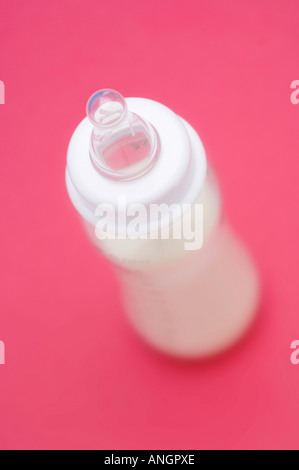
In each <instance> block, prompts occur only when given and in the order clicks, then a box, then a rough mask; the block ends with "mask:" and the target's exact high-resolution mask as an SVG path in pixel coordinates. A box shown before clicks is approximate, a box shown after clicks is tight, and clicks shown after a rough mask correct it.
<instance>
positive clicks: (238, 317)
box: [83, 168, 259, 358]
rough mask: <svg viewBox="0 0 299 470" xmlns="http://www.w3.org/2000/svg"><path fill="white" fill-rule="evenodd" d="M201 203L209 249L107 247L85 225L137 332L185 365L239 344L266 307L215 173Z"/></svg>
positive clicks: (113, 243) (173, 243)
mask: <svg viewBox="0 0 299 470" xmlns="http://www.w3.org/2000/svg"><path fill="white" fill-rule="evenodd" d="M195 204H202V206H203V221H202V222H203V243H202V247H201V248H200V249H199V250H194V251H186V250H184V247H183V244H182V241H181V240H180V241H177V240H174V239H172V238H170V239H168V240H162V239H161V237H159V238H158V239H154V240H152V239H150V238H148V239H147V240H129V239H128V240H105V241H100V240H99V239H97V237H96V231H95V227H94V226H93V225H91V224H89V223H87V222H86V221H85V220H83V223H84V226H85V229H86V231H87V234H88V236H89V238H90V240H91V241H92V243H93V244H95V245H96V247H97V248H98V249H99V250H100V251H102V252H103V253H104V255H105V256H107V257H108V258H109V259H110V260H111V262H112V263H113V264H114V266H115V268H116V271H117V275H118V279H119V282H120V288H121V294H122V299H123V304H124V308H125V311H126V314H127V317H128V319H129V320H130V323H131V324H132V326H133V328H134V329H135V330H136V331H137V332H138V333H139V334H140V335H141V336H142V337H143V338H144V339H145V340H146V341H147V342H148V343H149V344H150V345H152V346H153V347H155V348H156V349H158V350H160V351H162V352H164V353H166V354H170V355H173V356H177V357H185V358H196V357H205V356H209V355H212V354H216V353H218V352H220V351H222V350H224V349H226V348H228V347H229V346H231V345H232V344H233V343H235V342H236V341H237V340H238V339H239V338H240V337H242V335H243V334H244V333H245V332H246V330H247V329H248V327H249V326H250V324H251V322H252V320H253V318H254V316H255V312H256V309H257V304H258V300H259V279H258V275H257V271H256V269H255V266H254V263H253V261H252V259H251V257H250V255H249V253H248V252H247V249H246V248H245V247H244V245H243V244H242V243H241V241H240V240H239V239H238V237H237V236H236V235H235V233H234V232H233V230H232V229H231V227H230V226H229V223H228V222H227V220H226V219H225V217H224V214H223V210H222V201H221V194H220V192H219V188H218V184H217V181H216V178H215V175H214V174H213V172H212V170H211V169H210V168H209V169H208V172H207V176H206V180H205V183H204V186H203V188H202V189H201V191H200V193H199V195H198V198H197V200H196V202H195ZM194 216H195V215H193V217H194Z"/></svg>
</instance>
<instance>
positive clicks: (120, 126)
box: [86, 89, 160, 181]
mask: <svg viewBox="0 0 299 470" xmlns="http://www.w3.org/2000/svg"><path fill="white" fill-rule="evenodd" d="M86 110H87V116H88V118H89V120H90V122H91V123H92V124H93V126H94V128H93V131H92V134H91V141H90V157H91V160H92V163H93V164H94V166H95V168H96V169H97V170H98V171H99V172H100V173H101V174H102V175H104V176H106V177H108V178H112V179H115V180H123V181H128V180H132V179H136V178H139V177H140V176H143V175H144V174H145V173H147V172H148V171H149V170H150V169H151V168H152V166H153V165H154V163H155V162H156V160H157V158H158V156H159V150H160V142H159V136H158V134H157V132H156V130H155V129H154V127H153V126H152V125H151V124H150V123H148V122H146V121H145V120H143V119H142V118H141V117H140V116H138V115H137V114H134V113H132V112H129V111H128V108H127V103H126V101H125V99H124V97H123V96H122V95H121V94H120V93H118V92H116V91H114V90H109V89H105V90H100V91H97V92H96V93H94V94H93V95H92V96H91V97H90V99H89V100H88V103H87V107H86Z"/></svg>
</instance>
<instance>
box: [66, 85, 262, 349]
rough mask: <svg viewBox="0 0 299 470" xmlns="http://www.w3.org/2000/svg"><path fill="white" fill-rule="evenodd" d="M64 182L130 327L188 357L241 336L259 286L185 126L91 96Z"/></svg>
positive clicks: (142, 105)
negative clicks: (109, 268)
mask: <svg viewBox="0 0 299 470" xmlns="http://www.w3.org/2000/svg"><path fill="white" fill-rule="evenodd" d="M66 183H67V189H68V193H69V196H70V198H71V200H72V202H73V204H74V206H75V208H76V209H77V211H78V212H79V214H80V215H81V218H82V221H83V223H84V226H85V228H86V231H87V233H88V236H89V237H90V239H91V240H92V242H93V243H94V244H95V245H96V246H97V247H98V248H99V249H100V250H101V251H102V252H103V253H104V255H105V256H107V257H108V258H109V259H110V260H111V262H112V263H113V264H114V266H115V267H116V269H117V273H118V278H119V282H120V287H121V291H122V296H123V302H124V307H125V311H126V312H127V315H128V318H129V319H130V322H131V324H132V325H133V327H134V328H135V330H136V331H137V332H138V333H139V334H140V335H141V336H142V337H143V338H144V339H145V340H146V341H147V342H148V343H150V344H151V345H152V346H154V347H155V348H157V349H159V350H160V351H163V352H165V353H168V354H171V355H174V356H178V357H186V358H196V357H203V356H207V355H211V354H215V353H217V352H220V351H221V350H224V349H226V348H227V347H229V346H230V345H232V344H233V343H234V342H236V341H237V340H238V339H239V338H240V337H241V336H242V335H243V334H244V332H245V331H246V330H247V328H248V327H249V325H250V324H251V322H252V319H253V317H254V314H255V312H256V309H257V304H258V300H259V278H258V275H257V272H256V269H255V266H254V264H253V262H252V259H251V257H250V255H249V253H248V252H247V250H246V248H245V247H244V245H243V244H242V243H241V241H240V240H239V239H238V237H236V235H235V234H234V233H233V231H232V229H231V228H230V226H229V224H228V222H227V220H226V219H225V217H224V214H223V208H222V201H221V195H220V192H219V188H218V184H217V180H216V178H215V175H214V173H213V171H212V169H211V168H210V166H209V165H208V164H207V160H206V155H205V151H204V148H203V145H202V142H201V140H200V138H199V136H198V135H197V133H196V132H195V131H194V129H193V128H192V127H191V126H190V125H189V124H188V123H187V122H186V121H184V120H183V119H182V118H180V117H179V116H177V115H176V114H175V113H174V112H172V111H171V110H170V109H168V108H167V107H165V106H163V105H162V104H160V103H157V102H155V101H152V100H147V99H143V98H127V99H124V98H123V97H122V96H121V95H120V94H119V93H117V92H115V91H114V90H109V89H107V90H101V91H99V92H97V93H95V94H94V95H93V96H92V97H91V98H90V99H89V101H88V104H87V118H85V119H84V120H83V121H82V122H81V123H80V124H79V126H78V127H77V129H76V130H75V132H74V134H73V136H72V139H71V141H70V145H69V149H68V157H67V170H66Z"/></svg>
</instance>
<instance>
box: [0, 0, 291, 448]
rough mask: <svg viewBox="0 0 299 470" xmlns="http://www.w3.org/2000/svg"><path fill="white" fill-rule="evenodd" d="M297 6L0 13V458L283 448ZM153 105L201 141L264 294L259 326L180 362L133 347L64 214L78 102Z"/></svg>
mask: <svg viewBox="0 0 299 470" xmlns="http://www.w3.org/2000/svg"><path fill="white" fill-rule="evenodd" d="M298 8H299V4H298V0H293V1H292V0H287V1H286V0H279V1H274V0H268V1H266V0H263V1H261V0H258V1H252V0H248V1H238V0H235V1H225V2H224V1H222V0H219V1H215V0H212V1H211V0H206V1H196V0H194V1H191V0H181V1H176V0H171V1H165V0H148V1H145V0H143V1H142V0H136V1H135V0H124V1H115V0H109V1H92V0H80V1H79V0H55V1H53V0H51V1H48V2H46V1H33V0H27V1H22V2H21V1H16V0H5V1H4V0H0V80H3V81H4V82H5V85H6V104H5V105H1V106H0V133H1V138H0V153H1V163H0V191H1V200H0V215H1V234H0V236H1V244H0V259H1V272H0V288H1V296H0V340H2V341H4V342H5V346H6V365H4V366H0V447H1V449H6V448H10V449H11V448H12V449H14V448H25V449H28V448H108V449H117V448H124V449H126V448H129V449H130V448H131V449H132V448H133V449H134V448H154V449H161V448H169V449H178V448H183V449H184V448H191V449H202V448H203V449H209V448H212V449H213V448H225V449H229V448H299V436H298V433H299V431H298V429H299V428H298V426H299V399H298V398H299V365H298V366H294V365H292V364H291V362H290V355H291V349H290V344H291V342H292V341H293V340H295V339H299V293H298V291H299V289H298V261H299V259H298V258H299V249H298V235H299V221H298V170H299V139H298V135H299V105H297V106H296V105H293V104H291V101H290V95H291V89H290V84H291V82H292V81H293V80H296V79H299V70H298V46H299V16H298ZM104 87H110V88H115V89H117V90H119V91H120V92H121V93H122V94H124V95H125V96H141V97H147V98H151V99H154V100H157V101H161V102H163V103H164V104H166V105H167V106H169V107H170V108H172V109H173V110H175V111H176V112H177V113H178V114H180V115H181V116H184V117H185V118H186V119H187V120H188V121H189V122H190V123H191V124H192V125H193V126H194V127H195V128H196V129H197V130H198V132H199V134H200V136H201V137H202V139H203V142H204V144H205V147H206V150H207V154H208V157H209V159H210V161H211V162H212V164H213V165H214V167H215V169H216V172H217V173H218V176H219V179H220V181H221V184H222V189H223V194H224V199H225V203H226V209H227V213H228V215H229V217H230V219H231V221H232V223H233V225H234V226H235V227H236V229H237V230H238V231H239V233H240V234H241V235H242V236H243V239H244V240H245V241H246V242H247V244H248V245H249V246H250V247H251V250H252V252H253V254H254V255H255V258H256V260H257V263H258V265H259V266H260V271H261V274H262V278H263V300H262V305H261V309H260V315H259V319H258V321H257V322H256V324H255V326H254V328H253V329H252V331H251V332H250V334H249V335H247V337H246V338H245V340H244V341H243V342H242V343H240V344H239V345H238V346H236V347H235V348H234V349H232V350H231V351H229V352H227V353H226V354H224V355H223V356H221V357H219V358H217V359H212V360H209V361H205V362H197V363H184V362H176V361H174V360H171V359H168V358H165V357H163V356H160V355H159V354H158V353H156V352H154V351H152V350H151V349H150V348H148V347H147V346H145V345H144V344H143V343H142V342H141V341H140V340H139V338H137V337H136V336H135V334H134V333H133V332H132V331H131V329H130V327H129V325H128V324H127V322H126V319H125V317H124V315H123V310H122V306H121V303H120V300H119V297H118V294H117V284H116V280H115V278H114V275H113V273H112V270H111V268H110V267H109V265H108V263H107V262H106V261H105V260H104V259H103V258H102V257H101V256H100V255H98V254H97V253H96V252H95V250H94V249H93V247H92V246H90V245H89V243H88V242H87V240H86V239H85V236H84V234H83V232H82V230H81V227H80V225H79V223H78V220H77V216H76V213H75V211H74V210H73V208H72V206H71V203H70V202H69V200H68V197H67V194H66V190H65V184H64V169H65V158H66V151H67V146H68V141H69V139H70V137H71V135H72V132H73V130H74V128H75V127H76V125H77V124H78V123H79V121H80V120H81V119H82V118H83V117H84V113H85V103H86V101H87V99H88V97H89V95H90V94H91V93H92V92H94V91H95V90H97V89H99V88H104Z"/></svg>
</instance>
